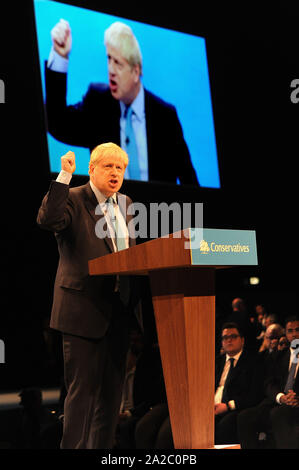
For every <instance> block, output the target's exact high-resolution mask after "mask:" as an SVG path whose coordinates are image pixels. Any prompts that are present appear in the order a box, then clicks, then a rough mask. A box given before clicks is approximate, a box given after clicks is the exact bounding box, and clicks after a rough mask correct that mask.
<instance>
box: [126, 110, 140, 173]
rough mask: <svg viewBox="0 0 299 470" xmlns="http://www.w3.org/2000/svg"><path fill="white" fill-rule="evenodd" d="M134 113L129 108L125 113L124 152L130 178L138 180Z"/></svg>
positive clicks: (138, 170)
mask: <svg viewBox="0 0 299 470" xmlns="http://www.w3.org/2000/svg"><path fill="white" fill-rule="evenodd" d="M133 113H134V111H133V109H132V108H131V106H129V107H128V108H126V111H125V118H126V152H127V154H128V155H129V172H130V178H131V179H133V180H140V168H139V161H138V150H137V144H136V139H135V133H134V129H133V125H132V115H133Z"/></svg>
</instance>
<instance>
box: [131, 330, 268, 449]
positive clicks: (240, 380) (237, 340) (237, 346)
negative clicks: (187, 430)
mask: <svg viewBox="0 0 299 470" xmlns="http://www.w3.org/2000/svg"><path fill="white" fill-rule="evenodd" d="M244 343H245V341H244V336H243V333H242V332H241V330H240V328H239V326H238V325H237V324H236V323H226V324H224V325H223V327H222V348H223V350H224V354H223V355H221V356H219V357H218V358H217V359H216V367H215V444H236V443H238V442H239V439H238V435H237V416H238V413H239V412H240V411H241V410H243V409H244V408H246V407H248V406H253V405H254V404H256V403H258V402H259V400H260V399H261V395H262V376H261V374H262V369H261V367H260V366H259V365H258V363H257V354H256V353H253V352H251V351H248V350H246V351H245V350H244ZM200 398H201V397H200V396H199V397H198V399H199V400H200ZM164 405H165V406H164ZM164 405H163V404H160V405H158V406H155V407H153V409H152V410H151V411H149V412H148V413H147V414H146V415H145V416H144V417H143V418H142V419H141V420H140V422H139V423H138V424H137V428H136V434H137V433H139V434H140V435H141V438H140V437H139V436H136V443H137V448H141V447H140V444H139V442H142V446H143V447H142V448H151V446H153V445H154V448H156V449H173V439H172V432H171V425H170V419H169V416H168V410H167V404H164Z"/></svg>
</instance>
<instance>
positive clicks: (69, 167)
mask: <svg viewBox="0 0 299 470" xmlns="http://www.w3.org/2000/svg"><path fill="white" fill-rule="evenodd" d="M61 169H62V170H64V171H67V172H68V173H74V171H75V169H76V163H75V154H74V152H71V151H69V152H67V153H66V154H65V155H63V156H62V157H61Z"/></svg>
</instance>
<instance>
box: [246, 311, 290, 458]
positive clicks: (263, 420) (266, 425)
mask: <svg viewBox="0 0 299 470" xmlns="http://www.w3.org/2000/svg"><path fill="white" fill-rule="evenodd" d="M286 337H287V339H288V341H289V343H290V348H288V349H284V350H282V351H278V352H277V356H276V358H275V361H273V362H272V369H271V371H270V372H269V374H268V375H267V377H266V380H265V398H264V400H263V401H262V402H261V403H260V404H259V405H258V406H257V407H254V408H250V409H247V410H244V411H243V412H242V413H240V415H239V417H238V432H239V437H240V443H241V447H242V448H244V449H256V448H258V447H259V442H258V435H259V433H260V432H266V434H267V433H269V432H270V433H271V432H272V433H273V437H274V442H275V447H276V448H278V449H293V448H294V449H297V448H298V433H297V430H298V425H299V379H298V362H299V361H298V352H299V351H298V345H299V320H298V318H297V317H290V318H288V319H287V320H286ZM292 364H293V365H292Z"/></svg>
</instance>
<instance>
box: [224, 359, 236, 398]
mask: <svg viewBox="0 0 299 470" xmlns="http://www.w3.org/2000/svg"><path fill="white" fill-rule="evenodd" d="M229 362H230V364H229V370H228V374H227V376H226V380H225V384H224V388H223V394H222V403H226V402H227V401H228V395H227V384H228V383H229V379H230V377H231V375H232V372H233V369H234V358H233V357H230V358H229Z"/></svg>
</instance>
